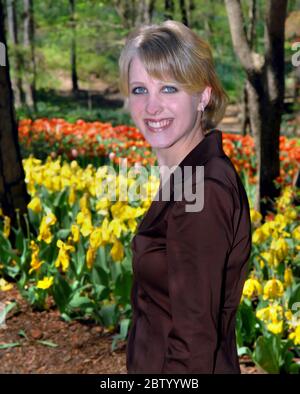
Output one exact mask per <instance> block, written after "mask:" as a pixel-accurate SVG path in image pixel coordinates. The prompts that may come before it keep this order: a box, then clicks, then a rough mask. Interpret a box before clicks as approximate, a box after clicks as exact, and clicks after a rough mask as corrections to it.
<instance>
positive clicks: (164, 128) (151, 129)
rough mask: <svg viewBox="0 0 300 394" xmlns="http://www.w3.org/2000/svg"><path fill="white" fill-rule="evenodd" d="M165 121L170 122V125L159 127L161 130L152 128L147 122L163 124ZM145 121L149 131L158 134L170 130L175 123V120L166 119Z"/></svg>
mask: <svg viewBox="0 0 300 394" xmlns="http://www.w3.org/2000/svg"><path fill="white" fill-rule="evenodd" d="M164 120H168V121H169V124H168V125H167V126H163V127H159V128H155V127H151V126H150V125H149V124H148V123H147V121H150V122H162V121H164ZM144 121H145V125H146V127H147V129H148V130H150V131H151V132H152V133H158V132H161V131H164V130H166V129H168V128H169V127H170V126H171V125H172V123H173V118H164V119H161V120H152V119H149V118H148V119H145V120H144Z"/></svg>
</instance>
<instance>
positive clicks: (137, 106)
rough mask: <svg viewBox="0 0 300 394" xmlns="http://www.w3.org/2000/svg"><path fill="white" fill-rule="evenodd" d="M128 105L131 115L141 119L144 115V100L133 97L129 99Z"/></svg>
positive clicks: (137, 119) (136, 119)
mask: <svg viewBox="0 0 300 394" xmlns="http://www.w3.org/2000/svg"><path fill="white" fill-rule="evenodd" d="M128 107H129V111H130V114H131V117H132V118H133V119H134V120H135V121H139V119H140V118H141V116H142V109H143V103H142V101H141V100H138V99H135V98H131V99H129V102H128Z"/></svg>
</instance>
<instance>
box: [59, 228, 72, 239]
mask: <svg viewBox="0 0 300 394" xmlns="http://www.w3.org/2000/svg"><path fill="white" fill-rule="evenodd" d="M69 234H70V230H69V229H67V228H62V229H60V230H59V231H58V232H57V233H56V236H57V238H58V239H61V240H66V239H67V238H68V236H69Z"/></svg>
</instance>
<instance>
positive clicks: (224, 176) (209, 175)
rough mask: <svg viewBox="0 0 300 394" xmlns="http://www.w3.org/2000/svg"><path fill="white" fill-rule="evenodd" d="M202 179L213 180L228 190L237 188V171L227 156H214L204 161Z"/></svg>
mask: <svg viewBox="0 0 300 394" xmlns="http://www.w3.org/2000/svg"><path fill="white" fill-rule="evenodd" d="M204 180H212V181H215V182H217V183H219V184H220V185H222V186H223V187H225V188H226V189H227V190H228V191H229V192H233V191H234V190H237V172H236V170H235V168H234V165H233V164H232V162H231V160H230V159H229V157H228V156H222V157H220V156H218V157H216V156H215V157H212V158H211V159H210V160H209V161H208V162H207V163H205V165H204Z"/></svg>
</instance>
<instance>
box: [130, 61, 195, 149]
mask: <svg viewBox="0 0 300 394" xmlns="http://www.w3.org/2000/svg"><path fill="white" fill-rule="evenodd" d="M200 97H201V95H200V94H197V95H190V94H188V93H186V92H185V91H183V90H182V89H181V88H180V87H179V85H178V84H177V83H176V82H172V81H170V82H164V81H160V80H157V79H152V78H151V77H150V76H149V75H148V74H147V72H146V70H145V68H144V66H143V64H142V62H141V61H140V59H139V58H138V56H135V57H134V58H133V59H132V62H131V65H130V69H129V109H130V113H131V117H132V119H133V121H134V123H135V124H136V127H137V128H138V129H139V130H140V132H141V133H142V134H143V136H144V137H145V139H146V140H147V141H148V143H149V144H150V145H151V146H152V148H168V147H170V146H172V145H173V144H175V143H176V142H178V141H179V140H181V139H182V138H183V139H184V140H185V139H186V138H187V136H188V134H189V133H190V132H191V131H192V130H193V129H195V126H196V124H195V122H196V118H197V115H198V111H197V107H198V106H199V103H200ZM198 118H199V117H198ZM197 129H198V131H197V132H198V133H199V125H197Z"/></svg>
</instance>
